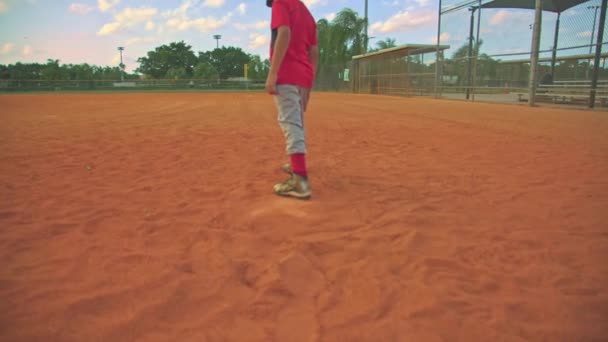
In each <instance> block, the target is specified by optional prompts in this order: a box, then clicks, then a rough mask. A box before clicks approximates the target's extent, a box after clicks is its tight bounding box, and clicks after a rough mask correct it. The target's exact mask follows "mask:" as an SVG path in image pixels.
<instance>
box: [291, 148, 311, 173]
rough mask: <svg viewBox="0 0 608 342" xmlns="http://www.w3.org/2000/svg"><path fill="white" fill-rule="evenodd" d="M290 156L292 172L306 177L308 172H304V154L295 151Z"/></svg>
mask: <svg viewBox="0 0 608 342" xmlns="http://www.w3.org/2000/svg"><path fill="white" fill-rule="evenodd" d="M290 157H291V169H292V170H293V173H295V174H297V175H300V176H302V177H308V173H307V172H306V155H305V154H304V153H295V154H292V155H291V156H290Z"/></svg>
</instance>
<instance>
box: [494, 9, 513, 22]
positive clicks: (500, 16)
mask: <svg viewBox="0 0 608 342" xmlns="http://www.w3.org/2000/svg"><path fill="white" fill-rule="evenodd" d="M510 16H511V15H510V13H509V12H508V11H506V10H500V11H498V12H496V14H494V15H493V16H492V17H491V18H490V24H491V25H500V24H503V23H505V22H506V21H507V20H509V17H510Z"/></svg>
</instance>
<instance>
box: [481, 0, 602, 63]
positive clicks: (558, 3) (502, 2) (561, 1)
mask: <svg viewBox="0 0 608 342" xmlns="http://www.w3.org/2000/svg"><path fill="white" fill-rule="evenodd" d="M588 1H590V0H543V1H542V10H543V11H546V12H553V13H557V21H556V22H555V35H554V38H553V55H552V56H553V57H552V60H551V74H554V73H555V57H556V54H557V44H558V42H559V22H560V17H561V15H562V13H563V12H564V11H566V10H568V9H570V8H572V7H574V6H578V5H580V4H583V3H585V2H588ZM481 8H513V9H529V10H534V9H535V1H531V0H493V1H490V2H487V3H485V4H483V5H481Z"/></svg>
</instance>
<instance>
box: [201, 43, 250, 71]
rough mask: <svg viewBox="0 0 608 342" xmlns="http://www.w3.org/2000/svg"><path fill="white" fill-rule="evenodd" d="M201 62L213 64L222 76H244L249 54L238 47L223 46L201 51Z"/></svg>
mask: <svg viewBox="0 0 608 342" xmlns="http://www.w3.org/2000/svg"><path fill="white" fill-rule="evenodd" d="M198 60H199V62H202V63H209V64H211V65H212V66H213V67H214V68H215V70H217V72H218V74H219V76H220V78H222V79H226V78H229V77H243V75H244V74H245V64H247V63H249V55H248V54H246V53H245V52H244V51H243V50H242V49H241V48H238V47H232V46H230V47H221V48H219V49H215V50H213V51H206V52H199V56H198Z"/></svg>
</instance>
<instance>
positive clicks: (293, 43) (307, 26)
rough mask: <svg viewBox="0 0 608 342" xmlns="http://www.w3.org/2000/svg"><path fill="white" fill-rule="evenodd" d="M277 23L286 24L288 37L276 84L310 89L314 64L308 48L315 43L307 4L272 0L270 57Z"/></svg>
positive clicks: (279, 24)
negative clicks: (289, 37)
mask: <svg viewBox="0 0 608 342" xmlns="http://www.w3.org/2000/svg"><path fill="white" fill-rule="evenodd" d="M279 26H289V28H290V29H291V40H290V42H289V47H288V48H287V52H286V53H285V58H284V59H283V63H282V64H281V68H280V69H279V74H278V77H277V84H291V85H297V86H301V87H305V88H312V85H313V81H314V78H315V75H314V67H313V65H312V62H311V61H310V57H309V55H308V51H309V49H310V47H311V46H316V45H317V24H316V23H315V19H314V18H313V16H312V15H311V14H310V11H309V10H308V8H306V5H304V4H303V3H302V1H300V0H274V2H273V4H272V20H271V22H270V27H271V29H272V42H271V44H270V58H271V59H272V56H273V53H274V44H275V42H276V39H277V36H278V28H279Z"/></svg>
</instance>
